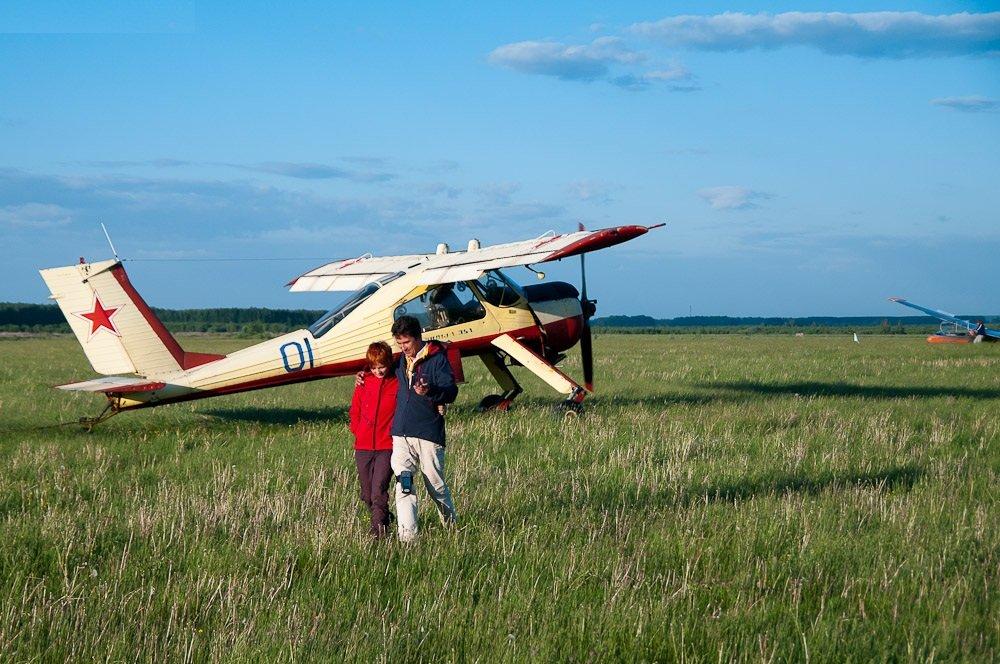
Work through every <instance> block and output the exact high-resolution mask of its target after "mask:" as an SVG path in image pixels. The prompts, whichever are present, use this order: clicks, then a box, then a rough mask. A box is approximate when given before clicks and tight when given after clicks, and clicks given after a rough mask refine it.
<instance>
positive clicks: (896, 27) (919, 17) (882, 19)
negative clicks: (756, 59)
mask: <svg viewBox="0 0 1000 664" xmlns="http://www.w3.org/2000/svg"><path fill="white" fill-rule="evenodd" d="M629 31H630V32H631V33H633V34H638V35H641V36H644V37H648V38H651V39H656V40H657V41H660V42H661V43H664V44H666V45H668V46H673V47H687V48H695V49H705V50H712V51H743V50H749V49H753V48H765V49H769V48H780V47H785V46H810V47H813V48H817V49H819V50H820V51H823V52H825V53H832V54H841V55H843V54H847V55H856V56H865V57H891V58H905V57H920V56H934V55H969V54H972V55H974V54H996V53H997V52H1000V12H990V13H983V14H971V13H968V12H963V13H960V14H949V15H930V14H922V13H920V12H865V13H853V14H851V13H844V12H786V13H783V14H764V13H761V14H743V13H735V12H727V13H724V14H715V15H712V16H693V15H683V16H670V17H667V18H664V19H661V20H659V21H652V22H645V23H635V24H633V25H632V26H630V27H629Z"/></svg>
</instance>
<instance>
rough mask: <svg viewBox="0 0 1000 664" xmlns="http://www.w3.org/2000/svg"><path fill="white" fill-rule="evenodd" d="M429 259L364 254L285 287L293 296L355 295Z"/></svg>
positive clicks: (313, 271)
mask: <svg viewBox="0 0 1000 664" xmlns="http://www.w3.org/2000/svg"><path fill="white" fill-rule="evenodd" d="M429 258H430V255H426V254H411V255H407V256H372V255H371V254H365V255H364V256H359V257H357V258H347V259H344V260H339V261H334V262H332V263H327V264H326V265H321V266H319V267H318V268H316V269H314V270H310V271H309V272H306V273H305V274H303V275H301V276H299V277H296V278H295V279H292V280H291V281H290V282H288V283H287V284H285V285H286V286H288V287H289V289H290V290H291V291H292V292H296V293H301V292H305V291H355V290H358V289H359V288H361V287H362V286H364V285H365V284H369V283H371V282H373V281H377V280H378V279H381V278H382V277H387V276H389V275H390V274H396V273H397V272H408V271H409V270H411V269H413V268H415V267H417V266H418V265H420V264H421V263H424V262H425V261H427V259H429Z"/></svg>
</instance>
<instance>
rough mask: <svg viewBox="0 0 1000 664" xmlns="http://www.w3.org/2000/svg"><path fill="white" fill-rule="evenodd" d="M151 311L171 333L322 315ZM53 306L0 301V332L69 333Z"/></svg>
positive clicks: (245, 330) (299, 321) (268, 329)
mask: <svg viewBox="0 0 1000 664" xmlns="http://www.w3.org/2000/svg"><path fill="white" fill-rule="evenodd" d="M153 311H154V312H155V313H156V315H157V316H158V317H159V319H160V320H161V321H163V324H164V325H166V326H167V328H168V329H169V330H170V331H172V332H229V333H241V334H246V335H259V334H268V333H274V334H280V333H282V332H291V331H292V330H297V329H301V328H303V327H307V326H309V325H311V324H312V323H313V322H314V321H315V320H316V319H317V318H319V317H320V316H322V315H323V312H322V311H312V310H309V309H263V308H257V307H254V308H247V309H237V308H226V309H159V308H157V307H153ZM69 331H70V329H69V325H68V324H67V323H66V319H65V318H63V315H62V312H61V311H59V307H58V306H56V305H55V304H21V303H9V302H0V332H69Z"/></svg>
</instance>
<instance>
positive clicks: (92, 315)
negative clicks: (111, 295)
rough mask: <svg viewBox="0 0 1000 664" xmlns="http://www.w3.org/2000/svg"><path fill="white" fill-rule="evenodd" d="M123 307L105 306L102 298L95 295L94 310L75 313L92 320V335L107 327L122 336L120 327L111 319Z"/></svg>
mask: <svg viewBox="0 0 1000 664" xmlns="http://www.w3.org/2000/svg"><path fill="white" fill-rule="evenodd" d="M120 309H121V307H109V308H107V309H105V308H104V305H103V304H101V299H100V298H99V297H97V296H96V295H95V296H94V310H93V311H89V312H81V313H74V314H73V315H74V316H79V317H80V318H86V319H87V320H89V321H90V336H94V335H95V334H97V331H98V330H100V329H101V328H102V327H103V328H107V330H108V331H109V332H111V334H113V335H115V336H117V337H120V336H121V334H119V333H118V329H117V328H116V327H115V324H114V323H113V322H111V319H112V318H113V317H114V315H115V314H116V313H118V311H119V310H120Z"/></svg>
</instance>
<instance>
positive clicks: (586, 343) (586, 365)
mask: <svg viewBox="0 0 1000 664" xmlns="http://www.w3.org/2000/svg"><path fill="white" fill-rule="evenodd" d="M580 355H581V357H582V359H583V386H584V387H586V388H587V391H588V392H593V391H594V346H593V343H592V340H591V338H590V317H589V316H584V317H583V333H582V334H581V335H580Z"/></svg>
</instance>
